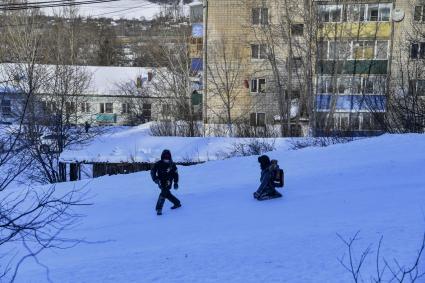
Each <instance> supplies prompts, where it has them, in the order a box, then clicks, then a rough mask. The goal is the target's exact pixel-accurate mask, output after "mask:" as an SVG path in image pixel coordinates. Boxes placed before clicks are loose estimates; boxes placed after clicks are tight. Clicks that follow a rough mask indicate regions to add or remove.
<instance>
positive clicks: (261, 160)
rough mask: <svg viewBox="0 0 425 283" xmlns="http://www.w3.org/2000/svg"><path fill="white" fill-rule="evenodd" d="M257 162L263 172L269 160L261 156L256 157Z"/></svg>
mask: <svg viewBox="0 0 425 283" xmlns="http://www.w3.org/2000/svg"><path fill="white" fill-rule="evenodd" d="M258 162H259V163H260V164H261V169H262V170H264V169H266V168H267V167H269V166H270V164H271V163H270V158H269V157H268V156H267V155H261V156H260V157H258Z"/></svg>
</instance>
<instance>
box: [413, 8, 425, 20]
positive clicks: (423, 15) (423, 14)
mask: <svg viewBox="0 0 425 283" xmlns="http://www.w3.org/2000/svg"><path fill="white" fill-rule="evenodd" d="M417 8H419V9H420V11H419V19H417V18H416V16H417V15H418V14H417V11H416V9H417ZM413 22H415V23H425V5H415V6H414V7H413Z"/></svg>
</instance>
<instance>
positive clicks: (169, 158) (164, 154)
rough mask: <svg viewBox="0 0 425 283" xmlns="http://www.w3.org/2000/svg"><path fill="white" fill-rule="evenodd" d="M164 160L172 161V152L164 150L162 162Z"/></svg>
mask: <svg viewBox="0 0 425 283" xmlns="http://www.w3.org/2000/svg"><path fill="white" fill-rule="evenodd" d="M164 159H167V160H171V159H172V158H171V151H169V150H168V149H164V150H163V151H162V154H161V160H164Z"/></svg>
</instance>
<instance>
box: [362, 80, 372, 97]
mask: <svg viewBox="0 0 425 283" xmlns="http://www.w3.org/2000/svg"><path fill="white" fill-rule="evenodd" d="M373 86H374V80H373V79H370V78H369V79H365V80H363V92H364V94H371V93H373Z"/></svg>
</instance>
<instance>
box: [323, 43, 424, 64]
mask: <svg viewBox="0 0 425 283" xmlns="http://www.w3.org/2000/svg"><path fill="white" fill-rule="evenodd" d="M424 50H425V49H424ZM318 52H319V56H320V58H321V59H325V60H326V59H331V60H347V59H355V60H361V59H366V60H372V59H379V60H387V59H388V41H385V40H377V41H372V40H366V41H363V40H361V41H354V42H350V41H323V42H321V43H320V45H319V50H318Z"/></svg>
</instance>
